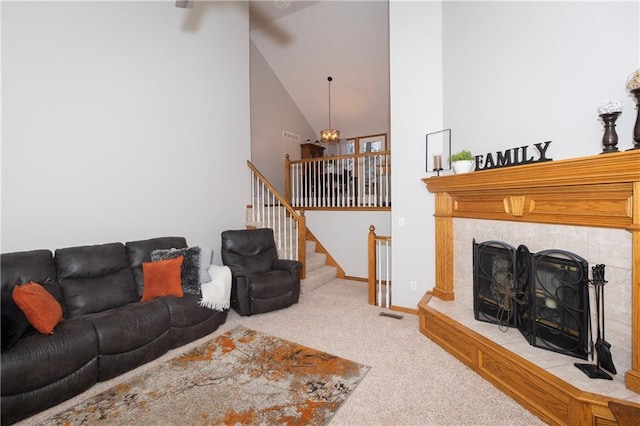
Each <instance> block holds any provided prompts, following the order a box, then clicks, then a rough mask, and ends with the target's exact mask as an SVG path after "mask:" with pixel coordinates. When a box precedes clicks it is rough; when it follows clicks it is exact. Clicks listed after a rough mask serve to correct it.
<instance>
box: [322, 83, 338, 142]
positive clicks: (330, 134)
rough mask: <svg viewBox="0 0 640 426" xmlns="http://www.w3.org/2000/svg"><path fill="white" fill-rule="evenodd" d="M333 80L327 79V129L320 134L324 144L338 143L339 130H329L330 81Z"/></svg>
mask: <svg viewBox="0 0 640 426" xmlns="http://www.w3.org/2000/svg"><path fill="white" fill-rule="evenodd" d="M332 80H333V78H331V77H327V81H328V82H329V128H328V129H324V130H323V131H321V132H320V141H321V142H324V143H337V142H340V130H336V129H332V128H331V81H332Z"/></svg>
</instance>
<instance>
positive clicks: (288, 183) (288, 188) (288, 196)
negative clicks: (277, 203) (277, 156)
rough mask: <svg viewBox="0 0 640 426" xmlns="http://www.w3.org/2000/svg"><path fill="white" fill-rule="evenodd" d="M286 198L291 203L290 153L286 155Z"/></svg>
mask: <svg viewBox="0 0 640 426" xmlns="http://www.w3.org/2000/svg"><path fill="white" fill-rule="evenodd" d="M284 199H285V200H287V203H289V205H291V160H290V159H289V154H287V155H285V157H284Z"/></svg>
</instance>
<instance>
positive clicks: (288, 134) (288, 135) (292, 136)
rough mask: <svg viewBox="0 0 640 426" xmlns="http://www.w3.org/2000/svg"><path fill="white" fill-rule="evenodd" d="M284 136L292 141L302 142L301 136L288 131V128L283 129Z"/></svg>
mask: <svg viewBox="0 0 640 426" xmlns="http://www.w3.org/2000/svg"><path fill="white" fill-rule="evenodd" d="M282 137H283V138H285V139H289V140H290V141H294V142H300V136H299V135H296V134H295V133H292V132H288V131H286V130H283V131H282Z"/></svg>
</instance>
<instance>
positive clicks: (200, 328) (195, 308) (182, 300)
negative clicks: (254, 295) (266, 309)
mask: <svg viewBox="0 0 640 426" xmlns="http://www.w3.org/2000/svg"><path fill="white" fill-rule="evenodd" d="M157 300H160V301H162V302H163V303H165V304H166V305H167V307H168V308H169V314H170V321H171V330H170V334H171V347H172V348H176V347H178V346H181V345H184V344H186V343H189V342H191V341H194V340H196V339H199V338H201V337H203V336H206V335H207V334H210V333H212V332H214V331H215V330H216V329H217V328H218V327H219V326H220V324H224V322H225V321H226V319H227V313H228V311H229V310H228V309H225V310H223V311H216V310H213V309H209V308H205V307H203V306H200V305H199V304H198V302H199V301H200V297H198V296H194V295H191V294H185V295H184V297H171V296H164V297H159V298H158V299H157Z"/></svg>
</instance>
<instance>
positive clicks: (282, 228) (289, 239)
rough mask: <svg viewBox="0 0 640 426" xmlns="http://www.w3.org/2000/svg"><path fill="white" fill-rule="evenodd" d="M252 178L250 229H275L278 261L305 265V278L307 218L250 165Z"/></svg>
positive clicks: (303, 273)
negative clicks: (291, 261)
mask: <svg viewBox="0 0 640 426" xmlns="http://www.w3.org/2000/svg"><path fill="white" fill-rule="evenodd" d="M247 166H248V167H249V173H250V175H251V177H250V182H251V203H250V206H249V209H248V210H247V225H248V226H252V227H256V228H271V229H273V234H274V238H275V241H276V247H277V249H278V257H279V258H281V259H293V260H298V261H300V262H302V265H303V267H302V273H301V278H305V276H306V267H305V263H306V262H305V261H306V250H305V246H306V239H307V238H306V230H307V225H306V218H305V217H304V212H301V213H300V214H298V213H297V212H296V211H295V210H294V209H293V208H292V207H291V205H290V204H289V203H288V202H287V200H285V198H284V197H283V196H282V195H280V193H278V191H277V190H276V189H275V188H274V187H273V185H271V184H270V183H269V181H267V179H266V178H265V177H264V176H263V175H262V174H261V173H260V172H259V171H258V170H257V169H256V168H255V166H254V165H253V164H251V162H250V161H247Z"/></svg>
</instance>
